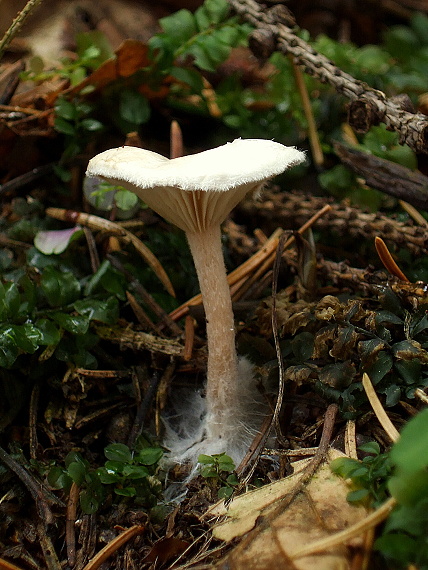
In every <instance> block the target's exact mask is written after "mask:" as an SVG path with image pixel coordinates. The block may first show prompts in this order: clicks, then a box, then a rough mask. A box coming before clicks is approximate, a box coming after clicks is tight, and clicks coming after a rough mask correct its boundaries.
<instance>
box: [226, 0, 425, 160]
mask: <svg viewBox="0 0 428 570" xmlns="http://www.w3.org/2000/svg"><path fill="white" fill-rule="evenodd" d="M228 1H229V4H230V5H231V7H232V8H233V9H234V10H235V12H236V13H237V14H238V15H240V16H241V17H242V18H243V19H244V20H246V21H247V22H249V23H250V24H252V25H253V26H254V27H255V28H256V29H255V31H254V32H253V34H252V36H251V38H250V47H251V49H252V51H253V53H254V54H255V55H256V56H257V57H259V58H261V59H266V58H267V57H269V55H271V54H272V53H273V52H274V51H280V52H282V53H284V54H289V55H291V56H292V57H293V58H294V60H295V62H296V63H297V64H298V65H299V66H301V67H302V68H303V70H304V71H305V73H307V74H308V75H312V76H313V77H315V78H317V79H318V80H319V81H320V82H321V83H328V84H329V85H331V86H332V87H334V88H335V90H336V91H337V92H338V93H340V94H341V95H344V96H345V97H346V98H347V99H349V100H350V101H351V103H350V105H349V113H348V121H349V123H350V125H351V126H352V127H353V128H355V130H356V131H357V132H360V133H362V132H367V131H368V130H369V128H370V127H371V126H373V125H378V124H379V123H384V124H385V125H386V126H387V128H388V129H389V130H392V131H396V132H397V133H398V135H399V140H400V144H407V145H408V146H409V147H410V148H411V149H413V150H414V151H415V152H423V153H426V154H428V117H427V116H426V115H423V114H422V113H412V112H410V111H409V110H408V109H407V106H406V104H405V103H403V102H402V100H401V99H398V98H388V97H387V96H386V95H385V94H384V93H382V91H378V90H376V89H373V88H372V87H370V86H369V85H367V84H366V83H364V82H363V81H359V80H357V79H355V78H354V77H352V76H351V75H349V74H348V73H345V72H344V71H342V70H341V69H339V68H338V67H337V66H336V65H335V64H334V63H333V62H332V61H330V60H329V59H327V58H326V57H325V56H323V55H321V54H319V53H318V52H316V51H315V50H314V49H313V48H312V47H311V46H310V45H309V44H308V43H306V42H305V41H304V40H302V39H301V38H299V37H298V36H297V35H296V34H295V33H294V32H293V30H292V29H291V28H290V25H293V19H292V16H291V15H290V12H289V11H288V9H287V8H286V7H285V6H283V5H281V4H278V5H275V6H273V7H271V8H268V7H267V6H265V5H263V4H259V3H258V2H256V0H228Z"/></svg>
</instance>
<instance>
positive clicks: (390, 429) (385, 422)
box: [363, 373, 400, 441]
mask: <svg viewBox="0 0 428 570" xmlns="http://www.w3.org/2000/svg"><path fill="white" fill-rule="evenodd" d="M363 388H364V390H365V391H366V394H367V398H368V399H369V402H370V404H371V407H372V408H373V411H374V413H375V414H376V417H377V419H378V420H379V423H380V425H381V426H382V427H383V429H384V430H385V432H386V433H387V434H388V437H389V438H390V440H391V441H397V439H398V438H399V437H400V434H399V433H398V431H397V429H396V428H395V426H394V425H393V423H392V422H391V420H390V419H389V417H388V415H387V413H386V412H385V409H384V407H383V406H382V404H381V402H380V400H379V398H378V396H377V394H376V392H375V389H374V388H373V384H372V383H371V380H370V378H369V376H368V374H366V373H364V374H363Z"/></svg>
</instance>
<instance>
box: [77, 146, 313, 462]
mask: <svg viewBox="0 0 428 570" xmlns="http://www.w3.org/2000/svg"><path fill="white" fill-rule="evenodd" d="M304 159H305V155H304V153H303V152H301V151H299V150H297V149H295V148H294V147H286V146H284V145H282V144H279V143H276V142H273V141H270V140H258V139H244V140H243V139H237V140H235V141H233V142H232V143H227V144H226V145H223V146H220V147H217V148H214V149H211V150H207V151H204V152H201V153H198V154H194V155H188V156H183V157H179V158H173V159H168V158H165V157H163V156H161V155H159V154H157V153H154V152H151V151H149V150H144V149H141V148H136V147H127V146H125V147H120V148H115V149H111V150H107V151H105V152H102V153H101V154H98V155H97V156H95V157H94V158H92V160H90V162H89V165H88V170H87V175H88V176H99V177H100V178H103V179H106V180H108V181H110V182H113V183H114V184H120V185H122V186H124V187H125V188H127V189H129V190H131V191H133V192H135V194H137V195H138V196H139V197H140V198H141V199H142V200H143V201H144V202H145V203H146V204H147V205H148V206H149V207H151V208H152V209H153V210H154V211H156V212H157V213H158V214H160V215H161V216H162V217H164V218H165V219H166V220H167V221H169V222H171V223H172V224H175V225H176V226H178V227H179V228H181V229H182V230H184V231H185V232H186V236H187V240H188V243H189V247H190V250H191V253H192V256H193V260H194V263H195V267H196V272H197V276H198V279H199V285H200V290H201V294H202V299H203V304H204V309H205V316H206V329H207V343H208V365H207V383H206V397H205V400H204V407H205V411H204V413H203V414H202V415H203V419H202V421H200V422H198V423H199V425H198V427H197V428H196V429H195V430H194V431H193V433H190V434H188V436H186V438H185V440H178V441H177V442H176V443H175V444H171V446H172V447H173V448H174V449H173V450H172V455H173V457H175V458H176V459H177V460H178V461H185V460H189V461H191V462H193V463H196V461H197V457H198V455H199V454H200V453H202V452H203V453H205V454H209V455H210V454H213V453H221V452H226V453H227V454H228V455H230V456H231V457H232V458H233V459H234V461H235V462H239V461H241V459H242V458H243V456H244V455H245V453H246V451H247V449H248V445H249V444H250V443H251V441H252V438H253V437H254V435H255V433H256V429H257V427H259V426H257V421H258V418H257V414H259V417H260V411H259V412H258V409H259V410H260V404H261V398H260V395H259V390H258V389H257V386H256V381H255V378H254V374H253V368H252V365H251V364H250V363H249V362H248V360H247V359H245V358H241V359H239V358H238V356H237V352H236V347H235V326H234V317H233V311H232V301H231V297H230V290H229V285H228V282H227V275H226V269H225V265H224V259H223V252H222V245H221V230H220V224H221V223H222V222H223V221H224V219H225V218H226V217H227V216H228V215H229V213H230V211H231V210H232V209H233V208H234V207H235V206H236V205H237V204H238V202H239V201H240V200H242V198H243V197H244V196H245V195H246V194H247V193H248V192H250V191H255V190H258V189H260V188H261V186H262V185H263V184H264V183H265V182H266V180H268V179H269V178H271V177H272V176H275V175H276V174H280V173H281V172H284V171H285V170H286V169H287V168H289V167H290V166H293V165H295V164H298V163H301V162H302V161H303V160H304ZM196 399H197V396H196V395H195V401H190V400H189V406H188V410H186V411H185V412H183V413H182V416H183V419H184V420H186V416H187V414H188V413H190V412H191V411H193V415H195V413H196V414H197V413H198V412H195V410H196V409H197V408H198V406H197V402H196ZM199 399H200V396H199Z"/></svg>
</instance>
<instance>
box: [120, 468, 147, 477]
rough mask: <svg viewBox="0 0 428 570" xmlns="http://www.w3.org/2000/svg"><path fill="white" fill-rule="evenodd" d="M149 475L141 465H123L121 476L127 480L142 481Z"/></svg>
mask: <svg viewBox="0 0 428 570" xmlns="http://www.w3.org/2000/svg"><path fill="white" fill-rule="evenodd" d="M149 475H150V473H149V471H148V469H147V468H146V467H143V466H142V465H125V467H124V468H123V476H124V477H126V478H127V479H144V478H145V477H148V476H149Z"/></svg>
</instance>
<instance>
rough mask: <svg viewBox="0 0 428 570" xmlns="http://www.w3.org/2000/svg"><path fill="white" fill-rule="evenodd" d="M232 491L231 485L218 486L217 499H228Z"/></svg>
mask: <svg viewBox="0 0 428 570" xmlns="http://www.w3.org/2000/svg"><path fill="white" fill-rule="evenodd" d="M232 493H233V488H232V487H220V489H219V490H218V493H217V496H218V498H219V499H229V498H230V496H231V495H232Z"/></svg>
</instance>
